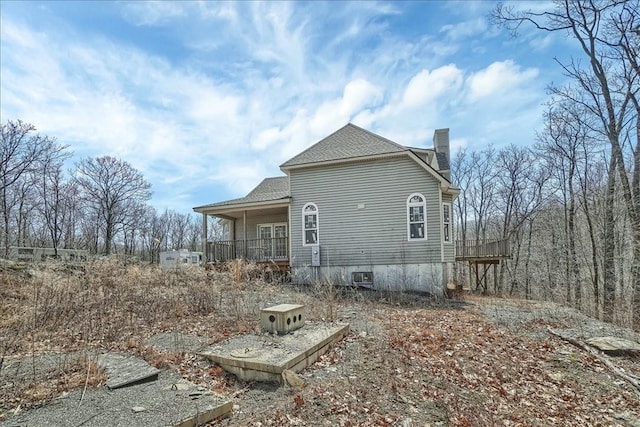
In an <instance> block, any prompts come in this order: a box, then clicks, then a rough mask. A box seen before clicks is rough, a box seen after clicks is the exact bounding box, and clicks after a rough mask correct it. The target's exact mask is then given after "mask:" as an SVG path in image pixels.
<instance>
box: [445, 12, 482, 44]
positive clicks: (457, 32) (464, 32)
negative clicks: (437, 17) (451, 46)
mask: <svg viewBox="0 0 640 427" xmlns="http://www.w3.org/2000/svg"><path fill="white" fill-rule="evenodd" d="M487 28H488V25H487V20H486V18H484V17H477V18H474V19H470V20H468V21H463V22H458V23H456V24H446V25H443V26H442V27H441V28H440V32H441V33H444V34H445V35H446V37H447V38H448V39H450V40H461V39H466V38H469V37H473V36H477V35H481V34H483V33H485V32H486V31H487Z"/></svg>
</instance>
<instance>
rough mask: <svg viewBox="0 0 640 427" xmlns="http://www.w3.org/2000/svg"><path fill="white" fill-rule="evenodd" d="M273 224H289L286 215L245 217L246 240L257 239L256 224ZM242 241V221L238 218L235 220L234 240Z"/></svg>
mask: <svg viewBox="0 0 640 427" xmlns="http://www.w3.org/2000/svg"><path fill="white" fill-rule="evenodd" d="M273 223H289V218H288V217H287V214H286V213H285V214H277V215H263V216H248V217H247V239H248V240H251V239H257V238H258V224H273ZM243 239H244V227H243V220H242V218H240V219H239V220H236V240H243Z"/></svg>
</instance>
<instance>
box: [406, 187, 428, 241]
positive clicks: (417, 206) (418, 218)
mask: <svg viewBox="0 0 640 427" xmlns="http://www.w3.org/2000/svg"><path fill="white" fill-rule="evenodd" d="M426 212H427V203H426V199H425V198H424V196H423V195H422V194H420V193H415V194H412V195H410V196H409V198H408V199H407V233H408V237H409V240H424V239H426V238H427V217H426Z"/></svg>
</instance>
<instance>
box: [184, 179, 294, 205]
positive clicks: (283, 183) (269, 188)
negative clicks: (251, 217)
mask: <svg viewBox="0 0 640 427" xmlns="http://www.w3.org/2000/svg"><path fill="white" fill-rule="evenodd" d="M289 196H290V192H289V177H286V176H278V177H273V178H265V179H263V180H262V182H261V183H260V184H258V185H257V186H256V187H255V188H254V189H253V190H251V191H250V192H249V194H247V195H246V196H244V197H240V198H239V199H232V200H225V201H224V202H218V203H212V204H210V205H205V206H199V207H198V208H195V209H201V208H215V207H221V206H230V205H239V204H244V203H258V202H271V201H276V200H282V199H286V198H287V197H289Z"/></svg>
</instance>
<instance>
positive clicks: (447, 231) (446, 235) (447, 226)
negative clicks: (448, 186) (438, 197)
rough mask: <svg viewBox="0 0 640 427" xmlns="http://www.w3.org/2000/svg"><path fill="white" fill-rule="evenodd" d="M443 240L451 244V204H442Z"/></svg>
mask: <svg viewBox="0 0 640 427" xmlns="http://www.w3.org/2000/svg"><path fill="white" fill-rule="evenodd" d="M442 240H444V241H445V242H447V243H451V203H443V204H442Z"/></svg>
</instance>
